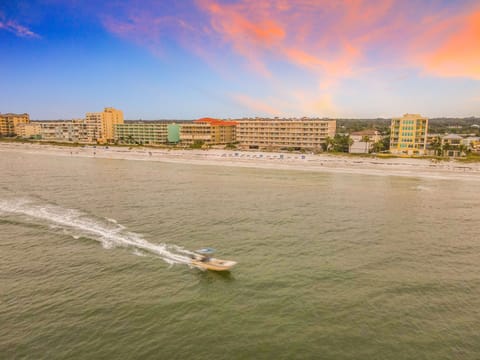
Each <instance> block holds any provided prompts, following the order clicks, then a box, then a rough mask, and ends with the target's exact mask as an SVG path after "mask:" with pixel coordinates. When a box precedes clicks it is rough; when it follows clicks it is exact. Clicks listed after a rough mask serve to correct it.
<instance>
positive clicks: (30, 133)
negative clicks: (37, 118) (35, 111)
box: [17, 122, 42, 139]
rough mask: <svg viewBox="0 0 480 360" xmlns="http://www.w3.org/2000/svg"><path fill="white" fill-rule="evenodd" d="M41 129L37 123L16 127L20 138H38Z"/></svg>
mask: <svg viewBox="0 0 480 360" xmlns="http://www.w3.org/2000/svg"><path fill="white" fill-rule="evenodd" d="M41 131H42V128H41V126H40V124H39V123H36V122H30V123H23V124H18V125H17V135H18V136H20V137H22V138H26V139H28V138H32V137H40V134H41Z"/></svg>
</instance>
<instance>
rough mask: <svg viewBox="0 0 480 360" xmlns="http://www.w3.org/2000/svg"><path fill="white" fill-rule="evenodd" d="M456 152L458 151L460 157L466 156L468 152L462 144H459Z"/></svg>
mask: <svg viewBox="0 0 480 360" xmlns="http://www.w3.org/2000/svg"><path fill="white" fill-rule="evenodd" d="M458 151H459V153H460V156H462V155H466V154H467V151H468V147H467V146H466V145H464V144H460V145H459V146H458Z"/></svg>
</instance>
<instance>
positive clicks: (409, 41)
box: [0, 0, 480, 120]
mask: <svg viewBox="0 0 480 360" xmlns="http://www.w3.org/2000/svg"><path fill="white" fill-rule="evenodd" d="M0 79H1V86H0V113H6V112H14V113H23V112H27V113H29V114H30V117H31V119H41V120H47V119H72V118H82V117H84V116H85V113H86V112H96V111H102V110H103V108H104V107H108V106H113V107H115V108H118V109H121V110H123V112H124V114H125V118H126V119H132V120H135V119H144V120H149V119H197V118H201V117H205V116H209V117H217V118H241V117H255V116H259V117H265V116H266V117H274V116H279V117H303V116H307V117H320V118H376V117H385V118H390V117H393V116H401V115H402V114H405V113H419V114H422V115H424V116H428V117H441V116H448V117H468V116H480V0H290V1H288V0H103V1H99V0H29V1H26V0H25V1H24V0H0Z"/></svg>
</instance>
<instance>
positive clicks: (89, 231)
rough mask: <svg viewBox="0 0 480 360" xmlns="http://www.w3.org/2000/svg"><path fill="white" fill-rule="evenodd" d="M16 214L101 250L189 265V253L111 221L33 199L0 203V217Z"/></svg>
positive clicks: (1, 201)
mask: <svg viewBox="0 0 480 360" xmlns="http://www.w3.org/2000/svg"><path fill="white" fill-rule="evenodd" d="M1 213H4V214H16V215H20V216H26V217H28V218H33V219H36V220H39V221H44V222H46V223H47V224H48V226H49V227H50V228H51V229H53V230H61V231H63V232H64V233H66V234H68V235H70V236H72V237H73V238H75V239H79V238H80V237H82V236H83V237H88V238H90V239H93V240H96V241H98V242H100V243H101V244H102V246H103V247H104V248H107V249H108V248H112V247H117V246H120V247H129V248H132V249H133V253H134V254H135V255H138V256H145V255H146V254H147V253H148V254H153V255H156V256H158V257H159V258H161V259H162V260H163V261H165V262H167V263H168V264H172V265H173V264H190V257H189V256H188V255H189V254H192V252H191V251H188V250H185V249H183V248H182V247H179V246H175V245H167V244H153V243H151V242H149V241H147V240H145V239H144V238H143V237H142V235H140V234H136V233H134V232H131V231H127V230H126V228H125V226H123V225H121V224H118V223H117V221H116V220H115V219H108V218H97V217H95V216H92V215H89V214H86V213H84V212H82V211H79V210H75V209H66V208H63V207H61V206H57V205H53V204H48V203H46V204H45V203H38V201H36V200H33V199H13V200H0V214H1Z"/></svg>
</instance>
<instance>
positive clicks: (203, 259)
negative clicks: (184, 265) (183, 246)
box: [190, 248, 237, 271]
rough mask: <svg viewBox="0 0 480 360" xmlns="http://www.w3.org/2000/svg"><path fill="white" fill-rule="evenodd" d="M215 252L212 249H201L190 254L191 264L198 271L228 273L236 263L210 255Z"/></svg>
mask: <svg viewBox="0 0 480 360" xmlns="http://www.w3.org/2000/svg"><path fill="white" fill-rule="evenodd" d="M214 252H215V249H212V248H203V249H200V250H197V251H195V252H194V253H192V254H191V256H190V257H191V258H192V260H191V264H192V265H193V266H196V267H198V268H200V269H204V270H212V271H228V270H230V269H231V268H232V267H233V266H234V265H235V264H236V263H237V262H236V261H232V260H222V259H216V258H214V257H212V256H211V255H212V254H213V253H214Z"/></svg>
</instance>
